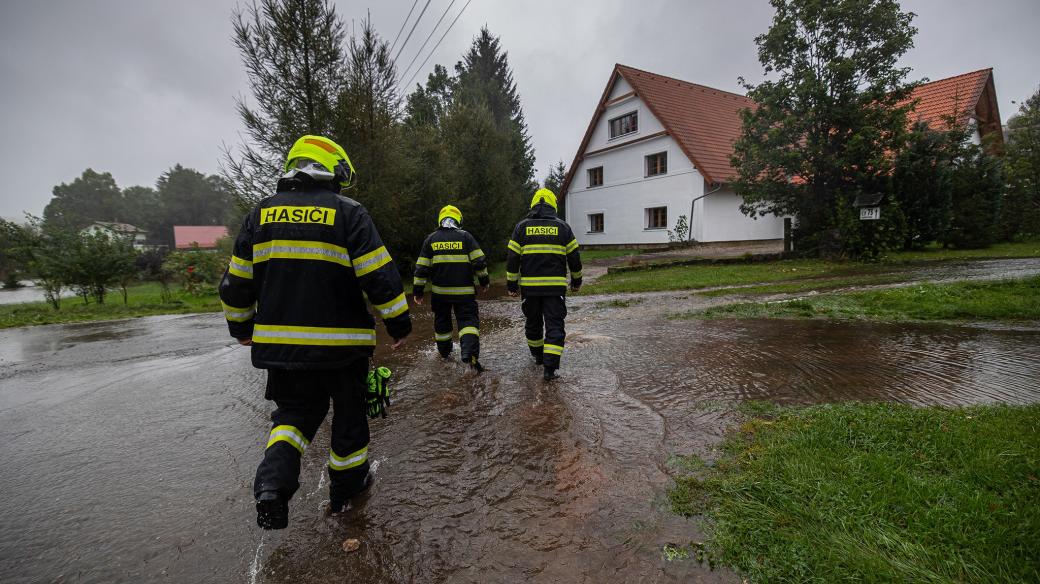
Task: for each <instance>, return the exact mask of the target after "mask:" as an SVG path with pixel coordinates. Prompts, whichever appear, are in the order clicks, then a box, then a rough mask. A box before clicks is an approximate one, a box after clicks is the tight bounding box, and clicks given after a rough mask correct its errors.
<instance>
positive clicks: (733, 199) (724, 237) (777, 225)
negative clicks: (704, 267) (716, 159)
mask: <svg viewBox="0 0 1040 584" xmlns="http://www.w3.org/2000/svg"><path fill="white" fill-rule="evenodd" d="M741 202H742V199H741V197H740V196H739V195H737V194H736V193H734V192H733V189H731V188H729V187H726V188H723V189H721V190H719V192H717V193H712V194H710V195H708V196H707V197H705V198H703V199H701V200H700V201H697V206H698V207H701V206H702V205H703V211H701V215H702V216H703V217H704V218H705V219H703V222H702V225H701V232H700V236H698V234H697V233H694V237H695V238H696V239H697V241H705V242H707V241H750V240H760V239H783V237H784V219H783V217H774V216H772V215H766V216H765V217H758V218H757V219H752V218H751V217H748V216H747V215H744V214H743V213H741V212H740V203H741Z"/></svg>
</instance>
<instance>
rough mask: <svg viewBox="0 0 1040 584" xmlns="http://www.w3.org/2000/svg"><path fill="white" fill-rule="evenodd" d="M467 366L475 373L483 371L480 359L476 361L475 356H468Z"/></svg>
mask: <svg viewBox="0 0 1040 584" xmlns="http://www.w3.org/2000/svg"><path fill="white" fill-rule="evenodd" d="M469 366H470V368H471V369H473V370H474V371H476V372H477V373H483V372H484V366H483V365H481V364H480V361H477V358H476V357H470V358H469Z"/></svg>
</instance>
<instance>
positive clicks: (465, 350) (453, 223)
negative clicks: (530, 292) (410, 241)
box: [412, 205, 489, 373]
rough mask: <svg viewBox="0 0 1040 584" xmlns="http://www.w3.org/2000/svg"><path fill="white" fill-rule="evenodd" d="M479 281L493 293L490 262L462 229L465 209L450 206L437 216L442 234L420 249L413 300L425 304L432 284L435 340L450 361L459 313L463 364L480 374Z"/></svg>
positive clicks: (474, 241)
mask: <svg viewBox="0 0 1040 584" xmlns="http://www.w3.org/2000/svg"><path fill="white" fill-rule="evenodd" d="M475 281H476V282H479V283H480V287H481V288H482V289H483V290H485V291H486V290H487V288H488V283H489V278H488V271H487V258H485V257H484V252H483V251H481V249H480V244H479V243H477V240H476V239H474V237H473V236H472V235H470V233H469V232H468V231H465V230H463V229H462V211H459V210H458V208H456V207H454V206H452V205H447V206H445V207H444V208H443V209H441V212H440V214H439V215H438V217H437V230H436V231H434V232H433V233H431V234H430V235H429V236H428V237H427V238H426V240H425V241H423V244H422V249H421V250H419V259H417V260H416V261H415V279H414V281H413V282H412V297H413V300H414V301H415V303H416V304H422V301H423V291H424V289H425V287H426V284H430V293H431V294H430V295H431V300H430V307H431V308H432V309H433V331H434V338H435V339H436V341H437V351H438V352H440V354H441V357H444V358H448V356H449V355H450V354H451V350H452V341H451V331H452V325H451V313H452V311H454V312H455V321H456V322H457V323H458V327H459V346H460V349H461V352H462V361H463V362H464V363H466V364H468V365H469V366H470V367H472V368H473V369H474V370H476V371H477V372H478V373H479V372H480V371H483V370H484V368H483V367H482V366H481V365H480V361H479V360H478V358H479V356H480V313H479V311H478V309H477V298H476V289H475V288H474V283H475Z"/></svg>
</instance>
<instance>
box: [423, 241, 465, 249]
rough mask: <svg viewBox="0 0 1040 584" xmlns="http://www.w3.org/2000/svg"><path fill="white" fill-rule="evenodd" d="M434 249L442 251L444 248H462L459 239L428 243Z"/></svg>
mask: <svg viewBox="0 0 1040 584" xmlns="http://www.w3.org/2000/svg"><path fill="white" fill-rule="evenodd" d="M430 245H431V246H432V247H433V250H434V251H442V250H445V249H462V242H461V241H435V242H433V243H431V244H430Z"/></svg>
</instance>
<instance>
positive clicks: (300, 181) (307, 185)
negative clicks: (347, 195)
mask: <svg viewBox="0 0 1040 584" xmlns="http://www.w3.org/2000/svg"><path fill="white" fill-rule="evenodd" d="M275 188H276V189H278V191H328V192H330V193H336V194H339V192H340V189H339V188H337V187H336V186H335V185H333V184H332V183H326V182H318V181H316V180H313V179H310V178H307V177H306V176H304V177H300V176H296V177H293V178H282V179H278V186H276V187H275Z"/></svg>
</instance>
